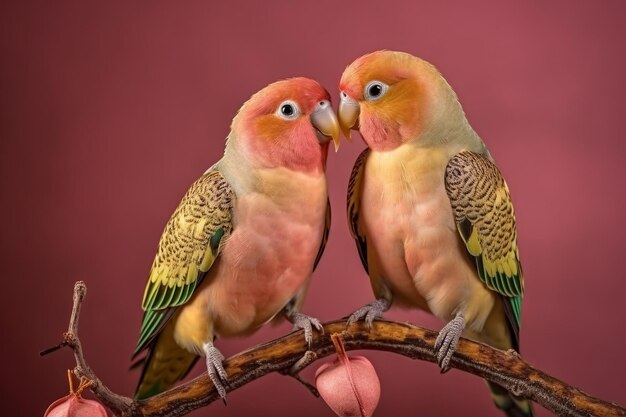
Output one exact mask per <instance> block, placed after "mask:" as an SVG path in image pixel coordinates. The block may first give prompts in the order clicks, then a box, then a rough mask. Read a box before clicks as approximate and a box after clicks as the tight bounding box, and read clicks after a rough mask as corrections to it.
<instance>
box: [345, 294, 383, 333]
mask: <svg viewBox="0 0 626 417" xmlns="http://www.w3.org/2000/svg"><path fill="white" fill-rule="evenodd" d="M389 307H391V301H389V300H387V299H386V298H379V299H377V300H374V301H372V302H371V303H369V304H366V305H364V306H363V307H361V308H359V309H358V310H357V311H355V312H354V313H352V314H351V315H350V318H349V319H348V326H351V325H352V324H354V323H356V322H357V321H359V320H361V319H362V318H365V324H367V327H372V322H373V321H374V319H377V318H381V317H382V316H383V313H384V312H385V311H387V310H389Z"/></svg>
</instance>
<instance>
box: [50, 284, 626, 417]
mask: <svg viewBox="0 0 626 417" xmlns="http://www.w3.org/2000/svg"><path fill="white" fill-rule="evenodd" d="M85 291H86V287H85V284H84V283H83V282H80V281H79V282H77V283H76V285H75V287H74V308H73V309H72V317H71V319H70V327H69V329H68V332H67V333H65V335H64V339H65V341H64V342H63V343H61V345H59V347H60V346H62V345H67V346H69V347H70V348H72V350H73V351H74V356H75V357H76V364H77V366H76V368H75V373H76V375H77V376H79V377H80V376H84V377H86V378H88V379H90V380H92V381H93V382H94V385H93V387H92V391H93V392H94V393H95V395H96V396H97V397H98V399H99V400H100V401H102V403H104V404H105V405H106V406H107V407H109V408H110V409H111V410H112V411H113V412H114V413H115V414H116V415H119V416H123V417H140V416H141V417H146V416H151V417H165V416H167V417H178V416H183V415H185V414H187V413H189V412H190V411H192V410H195V409H197V408H200V407H203V406H205V405H207V404H210V403H211V402H213V401H215V400H217V399H219V395H218V394H217V391H216V390H215V388H214V387H213V384H212V383H211V382H210V380H209V378H208V377H207V375H206V373H203V374H202V375H200V376H198V377H197V378H195V379H193V380H191V381H189V382H187V383H184V384H181V385H178V386H176V387H174V388H172V389H170V390H168V391H165V392H163V393H161V394H159V395H156V396H154V397H151V398H148V399H146V400H133V399H131V398H126V397H123V396H120V395H118V394H115V393H113V392H111V391H110V390H109V389H108V388H106V386H104V384H102V382H101V381H100V380H99V379H98V378H97V376H96V375H95V373H94V372H93V371H92V370H91V368H90V367H89V366H88V365H87V362H86V361H85V359H84V356H83V352H82V347H81V344H80V340H79V339H78V316H79V313H80V304H81V302H82V300H83V298H84V296H85ZM336 333H340V334H341V337H342V339H343V342H344V345H345V348H346V350H354V349H372V350H382V351H388V352H393V353H397V354H400V355H404V356H407V357H409V358H412V359H419V360H425V361H429V362H436V358H435V356H434V354H433V346H434V343H435V339H436V337H437V332H434V331H432V330H427V329H422V328H420V327H416V326H413V325H410V324H407V323H398V322H391V321H384V320H378V321H375V322H374V323H373V325H372V328H371V329H369V330H368V329H367V327H366V326H365V325H364V324H363V323H358V324H355V325H353V326H351V327H350V328H349V329H346V322H345V320H344V319H342V320H338V321H334V322H330V323H326V324H325V325H324V334H319V333H317V332H315V333H314V338H313V343H312V344H311V351H312V353H310V352H309V353H308V355H307V356H306V358H307V359H305V360H303V357H304V356H303V355H304V354H305V352H306V351H307V345H306V343H305V341H304V337H303V334H302V331H297V332H293V333H291V334H288V335H286V336H283V337H281V338H278V339H275V340H273V341H271V342H268V343H265V344H262V345H259V346H256V347H254V348H252V349H249V350H247V351H244V352H241V353H239V354H237V355H235V356H233V357H231V358H229V359H228V360H226V362H225V369H226V372H227V373H228V375H229V386H228V387H227V391H233V390H235V389H237V388H239V387H241V386H243V385H245V384H247V383H248V382H251V381H253V380H255V379H257V378H260V377H262V376H264V375H266V374H268V373H270V372H281V373H289V372H290V371H299V370H301V369H303V368H305V367H306V366H308V365H310V364H311V363H313V362H314V361H315V360H317V359H320V358H323V357H325V356H328V355H330V354H332V353H334V348H333V343H332V341H331V337H330V336H331V335H332V334H336ZM53 349H54V348H53ZM450 366H451V367H453V368H457V369H459V370H462V371H465V372H469V373H471V374H474V375H477V376H479V377H482V378H485V379H487V380H489V381H491V382H495V383H497V384H499V385H501V386H503V387H505V388H506V389H508V390H509V391H511V392H513V393H514V394H516V395H519V396H522V397H526V398H529V399H531V400H533V401H536V402H537V403H539V404H541V405H542V406H544V407H545V408H547V409H548V410H550V411H552V412H554V413H556V414H558V415H560V416H576V417H579V416H580V417H583V416H602V417H612V416H626V409H624V408H622V407H620V406H619V405H617V404H614V403H609V402H606V401H602V400H600V399H597V398H594V397H592V396H590V395H588V394H586V393H585V392H583V391H581V390H580V389H578V388H575V387H572V386H570V385H567V384H565V383H564V382H562V381H560V380H558V379H556V378H554V377H552V376H550V375H548V374H546V373H544V372H543V371H541V370H539V369H536V368H534V367H533V366H531V365H529V364H528V363H526V362H525V361H524V360H522V359H521V357H520V356H519V355H518V354H517V353H516V352H515V351H513V350H510V351H507V352H504V351H500V350H497V349H494V348H492V347H490V346H487V345H484V344H481V343H477V342H473V341H471V340H467V339H461V340H460V341H459V345H458V346H457V349H456V352H455V353H454V355H453V356H452V360H451V362H450Z"/></svg>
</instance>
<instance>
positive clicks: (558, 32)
mask: <svg viewBox="0 0 626 417" xmlns="http://www.w3.org/2000/svg"><path fill="white" fill-rule="evenodd" d="M0 16H1V17H0V19H1V22H0V33H1V44H0V45H1V46H0V47H1V54H2V55H1V59H0V76H1V79H0V83H1V84H0V157H1V161H0V193H1V204H0V211H1V213H0V218H1V219H2V232H1V234H0V256H1V262H0V265H1V271H2V277H1V280H2V284H1V285H2V287H1V288H2V295H1V298H2V302H1V307H0V308H1V309H2V313H1V314H0V325H1V331H2V342H1V343H0V348H1V349H2V350H1V352H2V356H1V357H2V362H3V364H2V374H3V376H2V378H0V392H1V394H2V399H3V401H2V402H3V406H2V411H1V414H2V415H15V416H17V415H19V416H37V415H42V414H43V412H44V410H45V408H46V406H47V405H48V404H49V403H51V402H52V401H53V400H55V399H56V398H58V397H61V396H63V395H65V394H66V393H67V383H66V369H67V368H70V367H73V366H74V362H73V357H72V355H71V352H70V351H69V350H67V349H66V350H63V351H60V352H57V353H55V354H52V355H50V356H48V357H45V358H40V357H39V355H38V352H39V351H40V350H41V349H44V348H46V347H48V346H50V345H53V344H56V343H58V342H60V340H61V334H62V332H63V331H64V330H65V329H66V328H67V323H68V318H69V312H70V308H71V298H72V288H73V284H74V282H75V281H76V280H85V281H86V283H87V286H88V290H89V293H88V297H87V299H86V302H85V304H84V306H83V314H82V317H81V323H80V335H81V339H82V341H83V344H84V348H85V353H86V357H87V360H88V361H89V363H90V364H91V366H92V367H93V369H94V370H95V371H96V372H97V374H98V375H99V376H100V378H101V379H102V380H103V381H104V383H105V384H107V385H108V386H109V387H110V388H111V389H113V390H114V391H116V392H118V393H120V394H124V395H129V396H130V395H132V393H133V391H134V388H135V384H136V381H137V378H138V372H131V371H129V370H128V367H129V364H130V354H131V352H132V350H133V348H134V346H135V343H136V340H137V336H138V332H139V324H140V319H141V309H140V302H141V298H142V295H143V288H144V284H145V280H146V278H147V274H148V271H149V268H150V265H151V262H152V258H153V256H154V254H155V250H156V245H157V242H158V239H159V237H160V234H161V231H162V230H163V226H164V225H165V222H166V221H167V219H168V218H169V216H170V214H171V213H172V211H173V209H174V208H175V207H176V205H177V204H178V201H179V199H180V198H181V196H182V195H183V193H184V192H185V191H186V189H187V187H188V186H189V184H191V182H192V181H193V180H194V179H195V178H197V177H198V176H199V175H200V174H201V173H202V172H203V171H204V170H205V169H206V168H207V167H209V166H210V165H211V164H213V163H214V162H215V161H216V160H217V159H218V158H220V156H221V154H222V150H223V145H224V138H225V137H226V135H227V134H228V131H229V125H230V121H231V119H232V117H233V116H234V114H235V112H236V111H237V109H238V108H239V107H240V105H241V104H242V103H243V102H244V101H245V100H246V99H247V98H248V97H250V95H251V94H252V93H254V92H256V91H258V90H259V89H261V88H262V87H264V86H265V85H266V84H268V83H270V82H272V81H275V80H277V79H281V78H285V77H291V76H298V75H303V76H308V77H312V78H315V79H317V80H319V81H320V82H321V83H322V84H323V85H325V86H326V88H327V89H328V90H329V91H330V92H331V94H332V96H333V99H334V103H335V104H336V103H337V96H338V91H337V84H338V81H339V77H340V75H341V73H342V71H343V69H344V68H345V67H346V66H347V65H348V64H349V63H350V62H351V61H352V60H354V59H355V58H357V57H358V56H360V55H362V54H363V53H366V52H369V51H373V50H377V49H381V48H387V49H396V50H403V51H407V52H410V53H413V54H415V55H418V56H421V57H423V58H425V59H427V60H429V61H431V62H432V63H434V64H435V65H436V66H437V67H438V68H439V69H440V70H441V72H442V73H443V74H444V76H445V77H446V78H447V79H448V81H449V82H450V84H451V85H452V86H453V87H454V88H455V90H456V92H457V93H458V95H459V98H460V100H461V102H462V104H463V106H464V109H465V111H466V113H467V115H468V118H469V120H470V122H471V124H472V125H473V126H474V128H475V129H476V130H477V131H478V132H479V134H480V135H481V136H482V138H483V139H484V140H485V142H486V143H487V145H488V146H489V148H490V150H491V152H492V154H493V155H494V157H495V159H496V161H497V163H498V165H499V167H500V168H501V170H502V171H503V173H504V175H505V177H506V178H507V181H508V183H509V186H510V188H511V190H512V195H513V200H514V203H515V207H516V212H517V220H518V230H519V236H520V237H519V240H520V241H519V246H520V248H521V256H522V262H523V265H524V271H525V277H526V293H525V297H524V311H523V326H522V333H521V339H522V340H521V342H522V354H523V356H524V358H526V359H527V360H528V361H529V362H530V363H532V364H533V365H535V366H537V367H539V368H541V369H543V370H545V371H546V372H548V373H550V374H552V375H554V376H556V377H558V378H560V379H562V380H564V381H566V382H568V383H570V384H573V385H575V386H577V387H580V388H582V389H583V390H585V391H587V392H589V393H591V394H593V395H595V396H598V397H600V398H602V399H605V400H611V401H615V402H618V403H620V404H622V405H624V404H626V382H625V380H624V376H625V375H626V362H625V361H624V360H623V355H624V352H625V350H626V336H625V334H626V332H625V330H624V329H625V327H624V315H625V313H624V294H625V292H626V274H625V273H624V260H625V249H626V233H625V231H626V215H625V213H626V198H625V197H626V190H625V188H624V157H625V156H626V116H625V109H626V106H625V104H626V83H625V76H626V48H625V46H624V41H625V40H626V25H625V24H624V22H625V21H626V2H624V1H620V0H615V1H606V0H602V1H594V2H591V1H548V2H546V1H528V2H516V1H489V2H486V1H480V2H465V1H458V2H444V1H416V0H407V1H399V0H398V1H396V0H387V1H385V2H376V3H375V2H365V1H316V2H302V1H283V2H270V1H249V2H239V1H228V2H226V1H224V2H209V1H205V2H201V1H185V2H175V1H169V2H163V1H133V2H128V1H100V2H95V1H41V2H33V1H9V2H2V5H1V6H0ZM355 136H357V139H358V135H355ZM363 147H364V144H363V142H362V141H361V140H360V139H358V140H356V141H354V142H353V143H352V144H347V143H344V144H343V146H342V147H341V149H340V151H339V153H337V154H334V153H332V154H331V155H330V156H329V160H328V178H329V182H330V192H331V202H332V204H333V207H334V219H333V226H332V230H331V234H330V240H329V243H328V246H327V249H326V254H325V256H324V258H323V259H322V261H321V263H320V266H319V268H318V270H317V271H316V272H315V275H314V282H313V285H312V287H311V290H310V294H309V297H308V299H307V301H306V304H305V306H304V311H305V312H306V313H308V314H311V315H314V316H316V317H319V318H320V319H322V320H324V321H327V320H331V319H336V318H339V317H342V316H345V315H347V314H349V313H350V312H351V311H353V310H354V309H356V308H357V307H359V306H361V305H363V304H364V303H366V302H369V301H370V300H371V299H372V295H371V291H370V288H369V283H368V280H367V279H366V277H365V274H364V272H363V270H362V267H361V265H360V263H359V260H358V256H357V252H356V250H355V248H354V244H353V242H352V240H351V238H350V236H349V233H348V229H347V226H346V220H345V214H344V207H345V190H346V186H347V182H348V176H349V173H350V169H351V167H352V164H353V162H354V160H355V158H356V156H357V154H358V153H359V152H360V151H361V150H362V149H363ZM387 317H389V318H394V319H401V320H409V321H411V322H413V323H415V324H419V325H422V326H426V327H429V328H434V329H439V328H440V327H441V325H442V323H440V322H439V321H438V320H436V319H433V318H431V317H429V316H428V315H426V314H424V313H421V312H410V311H409V312H407V311H398V310H395V309H394V310H393V311H391V312H390V313H389V314H388V315H387ZM289 331H290V326H289V325H288V324H286V323H283V324H281V325H279V326H277V327H271V328H264V329H262V330H261V331H259V332H258V333H256V334H255V335H254V336H252V337H249V338H245V339H236V340H220V341H219V342H218V347H219V348H220V349H221V350H222V351H223V352H224V354H225V355H227V356H230V355H233V354H235V353H237V352H239V351H241V350H243V349H246V348H248V347H250V346H253V345H255V344H257V343H261V342H263V341H267V340H270V339H272V338H274V337H277V336H279V335H282V334H285V333H287V332H289ZM361 354H365V355H366V356H367V357H368V358H370V360H371V361H372V362H373V364H374V365H375V367H376V369H377V370H378V373H379V376H380V379H381V384H382V397H381V401H380V405H379V408H378V411H377V414H376V415H378V416H391V415H393V416H444V415H445V416H453V415H466V414H468V413H471V414H472V415H481V416H499V415H500V414H499V412H498V411H497V410H496V409H495V407H493V405H492V402H491V399H490V397H489V395H488V393H487V390H486V388H485V386H484V384H483V382H482V381H481V380H480V379H478V378H476V377H474V376H471V375H469V374H465V373H463V372H460V371H456V370H453V371H451V372H449V373H448V374H445V375H440V374H439V372H438V369H437V367H436V365H434V364H432V363H426V362H414V361H411V360H409V359H406V358H403V357H401V356H397V355H393V354H390V353H382V352H361ZM320 364H321V362H320V363H318V364H315V365H314V366H312V367H310V368H309V369H307V371H306V372H305V373H304V375H305V377H306V378H308V379H311V378H312V375H313V373H314V370H315V369H316V368H317V367H318V366H319V365H320ZM204 369H205V368H204V367H203V366H202V365H199V366H197V367H196V368H195V369H194V370H193V371H192V375H197V374H198V373H200V372H203V371H204ZM228 399H229V401H228V406H224V405H223V404H222V403H221V402H216V403H214V404H211V405H210V406H209V407H208V408H204V409H201V410H199V411H196V412H194V413H193V415H194V416H201V415H206V416H208V415H211V416H224V417H227V416H244V415H272V416H277V417H278V416H294V415H298V416H332V415H333V414H332V412H331V411H330V410H329V409H328V408H327V407H326V405H325V404H324V403H323V402H322V401H321V400H320V399H316V398H314V397H313V396H312V395H310V394H309V393H308V392H307V391H306V390H305V389H304V388H303V387H302V386H300V385H299V384H297V383H296V382H295V381H294V380H292V379H290V378H286V377H284V376H280V375H269V376H267V377H265V378H262V379H260V380H258V381H255V382H253V383H251V384H249V385H247V386H245V387H243V388H241V389H239V390H237V391H235V392H233V393H231V394H229V397H228ZM7 408H8V409H7ZM537 410H538V412H537V414H538V415H539V416H545V415H548V414H549V413H547V412H546V410H544V409H541V408H540V407H537Z"/></svg>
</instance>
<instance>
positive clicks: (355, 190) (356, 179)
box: [348, 148, 370, 273]
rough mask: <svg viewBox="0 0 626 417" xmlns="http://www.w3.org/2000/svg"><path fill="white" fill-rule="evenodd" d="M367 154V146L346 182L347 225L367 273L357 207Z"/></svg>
mask: <svg viewBox="0 0 626 417" xmlns="http://www.w3.org/2000/svg"><path fill="white" fill-rule="evenodd" d="M369 154H370V150H369V148H367V149H365V150H364V151H363V152H361V154H360V155H359V157H358V158H357V159H356V162H355V163H354V167H353V168H352V174H350V181H349V182H348V227H349V229H350V233H351V234H352V237H353V238H354V241H355V242H356V247H357V250H358V251H359V257H360V258H361V263H362V264H363V268H365V271H366V272H368V273H369V267H368V263H367V240H366V238H365V233H364V232H363V230H361V228H360V226H359V208H360V205H361V187H362V183H363V176H364V172H365V169H364V168H365V160H366V159H367V157H368V156H369Z"/></svg>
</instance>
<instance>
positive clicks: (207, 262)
mask: <svg viewBox="0 0 626 417" xmlns="http://www.w3.org/2000/svg"><path fill="white" fill-rule="evenodd" d="M212 264H213V252H212V251H211V247H210V246H209V247H208V248H207V250H206V252H204V258H203V259H202V263H200V268H199V269H200V271H202V272H206V271H208V270H209V268H210V267H211V265H212Z"/></svg>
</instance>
